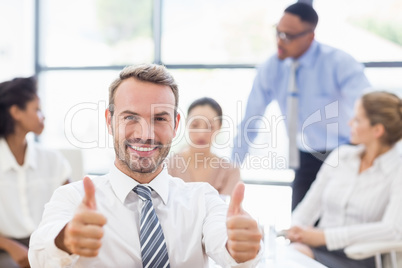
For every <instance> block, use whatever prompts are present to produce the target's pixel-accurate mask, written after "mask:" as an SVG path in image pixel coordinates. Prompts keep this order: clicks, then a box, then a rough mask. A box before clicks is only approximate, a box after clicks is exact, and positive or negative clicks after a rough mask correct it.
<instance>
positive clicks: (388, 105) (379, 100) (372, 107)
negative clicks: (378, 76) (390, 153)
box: [361, 91, 402, 145]
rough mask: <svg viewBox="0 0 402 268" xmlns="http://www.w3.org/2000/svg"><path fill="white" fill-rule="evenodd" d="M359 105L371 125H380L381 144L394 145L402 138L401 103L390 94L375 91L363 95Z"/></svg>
mask: <svg viewBox="0 0 402 268" xmlns="http://www.w3.org/2000/svg"><path fill="white" fill-rule="evenodd" d="M361 101H362V102H361V103H362V106H363V109H364V111H365V112H366V116H367V118H368V119H369V121H370V124H371V125H373V126H374V125H376V124H381V125H383V126H384V129H385V133H384V135H383V136H382V137H381V140H382V142H383V143H385V144H387V145H394V144H395V143H396V142H398V141H399V140H400V139H401V138H402V101H401V99H400V98H399V97H398V96H397V95H395V94H392V93H389V92H385V91H376V92H371V93H367V94H365V95H363V97H362V98H361Z"/></svg>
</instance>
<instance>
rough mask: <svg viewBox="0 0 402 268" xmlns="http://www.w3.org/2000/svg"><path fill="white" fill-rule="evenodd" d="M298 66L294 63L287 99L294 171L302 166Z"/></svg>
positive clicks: (290, 147) (291, 68)
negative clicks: (299, 131)
mask: <svg viewBox="0 0 402 268" xmlns="http://www.w3.org/2000/svg"><path fill="white" fill-rule="evenodd" d="M298 66H299V63H298V62H297V61H293V62H292V65H291V67H290V75H289V84H288V98H287V119H288V120H287V122H288V136H289V167H290V168H293V169H297V168H298V167H299V164H300V163H299V161H300V159H299V149H298V148H297V132H298V113H299V95H298V91H297V85H296V70H297V67H298Z"/></svg>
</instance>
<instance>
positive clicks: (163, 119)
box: [155, 117, 167, 121]
mask: <svg viewBox="0 0 402 268" xmlns="http://www.w3.org/2000/svg"><path fill="white" fill-rule="evenodd" d="M155 121H167V120H166V118H164V117H156V118H155Z"/></svg>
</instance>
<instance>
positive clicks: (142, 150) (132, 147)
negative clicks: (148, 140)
mask: <svg viewBox="0 0 402 268" xmlns="http://www.w3.org/2000/svg"><path fill="white" fill-rule="evenodd" d="M127 146H129V147H130V148H131V149H133V150H135V151H139V152H150V151H153V150H155V149H156V148H158V147H157V146H156V147H139V146H134V145H129V144H127Z"/></svg>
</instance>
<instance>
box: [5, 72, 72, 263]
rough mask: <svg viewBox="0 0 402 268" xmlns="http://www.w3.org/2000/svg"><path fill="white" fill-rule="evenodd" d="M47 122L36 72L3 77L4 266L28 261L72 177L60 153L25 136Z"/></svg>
mask: <svg viewBox="0 0 402 268" xmlns="http://www.w3.org/2000/svg"><path fill="white" fill-rule="evenodd" d="M43 122H44V116H43V114H42V112H41V109H40V103H39V98H38V95H37V88H36V79H35V78H33V77H30V78H15V79H13V80H10V81H6V82H3V83H0V267H7V268H13V267H29V263H28V243H29V237H30V235H31V233H32V232H33V231H34V230H35V229H36V227H37V226H38V225H39V222H40V220H41V218H42V213H43V210H44V206H45V204H46V203H47V202H48V201H49V199H50V197H51V195H52V193H53V191H54V190H55V189H56V188H57V187H59V186H60V185H62V184H65V183H67V182H68V178H69V177H70V172H71V170H70V167H69V165H68V163H67V161H66V160H65V159H64V158H63V157H62V156H61V154H59V153H57V152H54V151H50V150H47V149H44V148H42V147H40V146H38V145H37V144H35V143H33V142H29V141H28V140H27V138H26V135H27V134H28V133H29V132H33V133H35V134H37V135H39V134H40V133H42V131H43V128H44V123H43Z"/></svg>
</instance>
